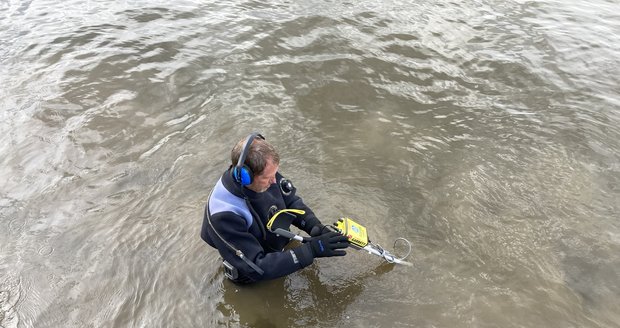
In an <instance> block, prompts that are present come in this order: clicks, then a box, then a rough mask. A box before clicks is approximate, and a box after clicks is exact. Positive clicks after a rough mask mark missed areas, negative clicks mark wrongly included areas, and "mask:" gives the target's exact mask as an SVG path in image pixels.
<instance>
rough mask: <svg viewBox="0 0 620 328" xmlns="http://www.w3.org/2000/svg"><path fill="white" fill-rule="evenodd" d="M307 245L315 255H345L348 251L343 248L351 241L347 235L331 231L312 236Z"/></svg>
mask: <svg viewBox="0 0 620 328" xmlns="http://www.w3.org/2000/svg"><path fill="white" fill-rule="evenodd" d="M305 245H309V247H310V249H311V250H312V254H314V257H331V256H344V255H346V254H347V252H345V251H344V250H342V249H343V248H347V247H349V241H348V240H347V237H346V236H343V235H341V234H339V233H337V232H335V231H330V232H327V233H324V234H322V235H320V236H316V237H312V239H310V242H308V243H306V244H305Z"/></svg>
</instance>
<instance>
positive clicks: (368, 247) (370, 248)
mask: <svg viewBox="0 0 620 328" xmlns="http://www.w3.org/2000/svg"><path fill="white" fill-rule="evenodd" d="M273 232H274V233H276V234H277V235H280V236H282V237H286V238H289V239H295V240H297V241H300V242H305V241H310V238H308V237H302V236H300V235H296V234H294V233H292V232H290V231H288V230H285V229H282V228H277V229H275V230H274V231H273ZM353 248H356V249H363V250H365V251H367V252H368V253H370V254H373V255H377V256H379V257H382V258H384V259H385V260H386V261H387V262H389V263H396V264H402V265H406V266H413V264H412V263H410V262H407V261H403V260H401V259H399V258H397V257H396V256H394V255H392V254H391V253H390V252H388V251H386V250H384V249H379V248H377V247H376V246H375V245H372V244H368V245H366V246H364V247H363V248H359V247H353Z"/></svg>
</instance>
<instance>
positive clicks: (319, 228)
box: [310, 223, 333, 237]
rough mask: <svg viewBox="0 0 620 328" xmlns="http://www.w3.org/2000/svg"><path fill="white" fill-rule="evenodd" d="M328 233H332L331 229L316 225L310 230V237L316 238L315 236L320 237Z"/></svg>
mask: <svg viewBox="0 0 620 328" xmlns="http://www.w3.org/2000/svg"><path fill="white" fill-rule="evenodd" d="M330 231H333V230H332V229H330V228H329V227H328V226H325V225H322V224H320V223H319V224H317V225H315V226H314V227H312V230H310V237H316V236H320V235H322V234H324V233H328V232H330Z"/></svg>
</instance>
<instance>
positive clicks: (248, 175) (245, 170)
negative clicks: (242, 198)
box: [239, 165, 254, 186]
mask: <svg viewBox="0 0 620 328" xmlns="http://www.w3.org/2000/svg"><path fill="white" fill-rule="evenodd" d="M239 176H240V180H241V181H240V182H241V185H242V186H247V185H250V184H252V180H253V178H254V174H253V173H252V170H250V168H249V167H248V166H247V165H244V166H242V167H241V169H240V170H239Z"/></svg>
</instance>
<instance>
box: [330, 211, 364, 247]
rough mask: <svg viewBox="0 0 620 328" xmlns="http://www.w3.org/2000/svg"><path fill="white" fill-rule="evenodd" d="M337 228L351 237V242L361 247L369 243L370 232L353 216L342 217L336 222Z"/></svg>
mask: <svg viewBox="0 0 620 328" xmlns="http://www.w3.org/2000/svg"><path fill="white" fill-rule="evenodd" d="M336 229H338V231H339V232H340V233H341V234H343V235H344V236H346V237H347V238H348V239H349V242H350V243H351V244H353V245H354V246H357V247H359V248H364V247H366V245H368V243H369V240H368V234H367V233H366V227H364V226H363V225H361V224H359V223H357V222H355V221H353V219H351V218H346V217H345V218H341V219H338V222H336Z"/></svg>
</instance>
